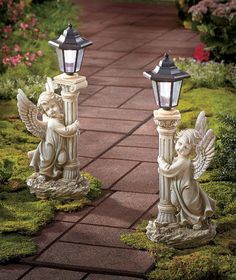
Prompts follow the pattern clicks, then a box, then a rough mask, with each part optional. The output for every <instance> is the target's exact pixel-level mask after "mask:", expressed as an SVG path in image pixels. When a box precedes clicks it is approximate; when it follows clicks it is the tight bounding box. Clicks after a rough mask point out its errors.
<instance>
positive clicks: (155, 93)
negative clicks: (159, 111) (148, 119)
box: [152, 81, 159, 106]
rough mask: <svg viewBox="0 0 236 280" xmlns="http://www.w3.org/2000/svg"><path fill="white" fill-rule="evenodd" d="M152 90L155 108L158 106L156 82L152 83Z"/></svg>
mask: <svg viewBox="0 0 236 280" xmlns="http://www.w3.org/2000/svg"><path fill="white" fill-rule="evenodd" d="M152 88H153V92H154V97H155V101H156V104H157V106H159V99H158V89H157V82H156V81H152Z"/></svg>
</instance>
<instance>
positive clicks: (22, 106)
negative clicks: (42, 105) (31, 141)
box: [17, 89, 47, 139]
mask: <svg viewBox="0 0 236 280" xmlns="http://www.w3.org/2000/svg"><path fill="white" fill-rule="evenodd" d="M17 107H18V111H19V114H20V117H21V120H22V121H23V122H24V124H25V126H26V128H27V130H28V131H29V132H30V133H32V134H33V135H34V136H36V137H40V138H42V139H44V138H45V135H46V129H47V123H45V122H43V121H40V120H38V118H37V116H38V113H39V112H38V108H37V106H36V105H34V104H33V103H32V102H31V101H30V100H29V99H28V98H27V97H26V95H25V94H24V92H23V91H22V90H21V89H18V94H17Z"/></svg>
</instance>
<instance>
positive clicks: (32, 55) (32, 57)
mask: <svg viewBox="0 0 236 280" xmlns="http://www.w3.org/2000/svg"><path fill="white" fill-rule="evenodd" d="M35 58H36V54H35V53H32V54H30V55H29V60H30V61H32V62H33V61H34V60H35Z"/></svg>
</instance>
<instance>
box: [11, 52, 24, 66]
mask: <svg viewBox="0 0 236 280" xmlns="http://www.w3.org/2000/svg"><path fill="white" fill-rule="evenodd" d="M10 62H11V64H12V65H13V66H16V65H17V64H20V63H21V55H20V54H17V55H15V56H11V57H10Z"/></svg>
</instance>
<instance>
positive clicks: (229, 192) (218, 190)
mask: <svg viewBox="0 0 236 280" xmlns="http://www.w3.org/2000/svg"><path fill="white" fill-rule="evenodd" d="M201 187H202V189H203V190H204V191H205V192H206V193H207V194H208V195H209V196H210V197H211V198H213V199H215V200H216V201H217V214H218V215H220V216H223V215H227V214H234V211H235V198H236V184H235V183H231V182H208V183H204V184H201ZM233 205H234V206H233ZM231 211H232V212H231Z"/></svg>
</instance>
